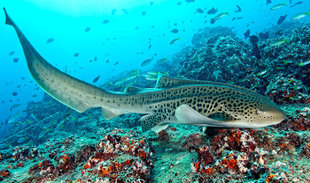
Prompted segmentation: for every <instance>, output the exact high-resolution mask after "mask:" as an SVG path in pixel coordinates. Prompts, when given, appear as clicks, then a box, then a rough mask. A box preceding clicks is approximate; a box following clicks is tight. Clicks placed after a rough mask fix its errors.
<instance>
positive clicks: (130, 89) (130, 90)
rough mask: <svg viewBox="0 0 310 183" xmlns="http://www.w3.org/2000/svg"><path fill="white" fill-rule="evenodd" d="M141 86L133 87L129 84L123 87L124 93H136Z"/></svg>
mask: <svg viewBox="0 0 310 183" xmlns="http://www.w3.org/2000/svg"><path fill="white" fill-rule="evenodd" d="M142 90H143V88H138V87H134V86H129V87H127V88H125V91H124V92H125V93H129V94H130V93H138V92H140V91H142Z"/></svg>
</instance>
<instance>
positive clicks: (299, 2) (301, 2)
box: [290, 1, 303, 7]
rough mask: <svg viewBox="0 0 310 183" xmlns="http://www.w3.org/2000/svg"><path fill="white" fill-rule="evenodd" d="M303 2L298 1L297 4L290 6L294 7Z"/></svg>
mask: <svg viewBox="0 0 310 183" xmlns="http://www.w3.org/2000/svg"><path fill="white" fill-rule="evenodd" d="M302 3H303V2H302V1H298V2H296V3H295V4H293V5H291V6H290V7H294V6H297V5H300V4H302Z"/></svg>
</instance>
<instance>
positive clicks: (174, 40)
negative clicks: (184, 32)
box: [169, 38, 181, 45]
mask: <svg viewBox="0 0 310 183" xmlns="http://www.w3.org/2000/svg"><path fill="white" fill-rule="evenodd" d="M180 39H181V38H176V39H173V40H172V41H170V43H169V44H170V45H173V44H175V43H176V42H177V41H178V40H180Z"/></svg>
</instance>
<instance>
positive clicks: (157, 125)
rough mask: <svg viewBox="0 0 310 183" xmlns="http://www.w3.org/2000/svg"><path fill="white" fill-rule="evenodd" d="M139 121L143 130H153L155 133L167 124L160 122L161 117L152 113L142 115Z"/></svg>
mask: <svg viewBox="0 0 310 183" xmlns="http://www.w3.org/2000/svg"><path fill="white" fill-rule="evenodd" d="M140 122H141V127H142V131H143V132H145V131H147V130H153V131H154V132H155V133H158V132H160V131H162V130H164V129H166V128H167V127H168V126H169V124H167V123H162V119H161V118H160V117H159V116H156V115H154V114H148V115H145V116H142V117H141V119H140Z"/></svg>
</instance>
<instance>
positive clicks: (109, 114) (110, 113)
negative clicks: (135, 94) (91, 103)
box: [101, 107, 125, 120]
mask: <svg viewBox="0 0 310 183" xmlns="http://www.w3.org/2000/svg"><path fill="white" fill-rule="evenodd" d="M101 110H102V116H103V117H104V119H106V120H110V119H113V118H115V117H117V116H119V115H121V114H125V112H124V111H121V110H117V109H112V108H107V107H102V108H101Z"/></svg>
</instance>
